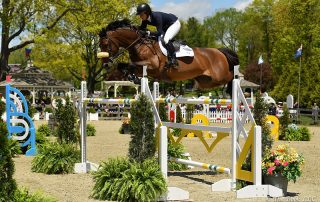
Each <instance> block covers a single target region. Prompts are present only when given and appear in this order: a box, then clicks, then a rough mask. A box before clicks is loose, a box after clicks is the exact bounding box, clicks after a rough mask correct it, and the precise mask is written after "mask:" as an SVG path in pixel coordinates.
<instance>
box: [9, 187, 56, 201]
mask: <svg viewBox="0 0 320 202" xmlns="http://www.w3.org/2000/svg"><path fill="white" fill-rule="evenodd" d="M12 201H13V202H43V201H45V202H56V201H57V200H56V199H54V198H52V197H49V196H46V195H44V194H43V193H41V192H35V193H29V191H28V190H27V189H26V188H18V189H17V190H16V191H15V193H14V197H13V200H12Z"/></svg>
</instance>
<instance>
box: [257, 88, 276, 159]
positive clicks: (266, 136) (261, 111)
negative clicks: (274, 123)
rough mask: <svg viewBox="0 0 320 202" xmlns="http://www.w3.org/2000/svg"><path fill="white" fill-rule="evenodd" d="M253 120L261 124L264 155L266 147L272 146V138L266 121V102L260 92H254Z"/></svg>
mask: <svg viewBox="0 0 320 202" xmlns="http://www.w3.org/2000/svg"><path fill="white" fill-rule="evenodd" d="M253 114H254V120H255V122H256V124H257V125H259V126H261V138H262V150H261V151H262V155H264V153H265V151H266V149H267V148H272V144H273V138H272V136H271V130H270V127H269V125H268V123H267V114H268V104H267V103H266V102H264V100H263V98H262V97H261V95H260V94H258V93H257V94H256V102H255V103H254V108H253Z"/></svg>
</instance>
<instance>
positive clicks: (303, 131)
mask: <svg viewBox="0 0 320 202" xmlns="http://www.w3.org/2000/svg"><path fill="white" fill-rule="evenodd" d="M310 138H311V133H310V131H309V130H308V128H306V127H298V128H293V127H288V128H287V130H286V131H285V135H284V140H287V141H310Z"/></svg>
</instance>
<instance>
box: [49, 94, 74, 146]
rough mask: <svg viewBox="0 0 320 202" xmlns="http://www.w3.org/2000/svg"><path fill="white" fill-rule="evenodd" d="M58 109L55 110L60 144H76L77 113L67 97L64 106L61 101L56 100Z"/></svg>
mask: <svg viewBox="0 0 320 202" xmlns="http://www.w3.org/2000/svg"><path fill="white" fill-rule="evenodd" d="M57 107H58V109H57V110H55V114H54V115H55V117H56V120H57V125H58V128H57V131H56V132H57V136H58V141H59V142H60V143H77V141H78V133H79V131H78V130H76V128H77V126H76V121H77V112H76V109H75V108H74V106H73V104H72V103H71V102H70V98H69V97H67V99H66V104H65V106H63V105H62V102H61V99H58V104H57Z"/></svg>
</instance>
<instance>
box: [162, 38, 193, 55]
mask: <svg viewBox="0 0 320 202" xmlns="http://www.w3.org/2000/svg"><path fill="white" fill-rule="evenodd" d="M159 46H160V49H161V51H162V53H163V54H164V55H165V56H167V55H168V52H167V49H166V48H165V47H163V46H162V43H161V41H159ZM193 56H194V52H193V50H192V48H190V47H189V46H187V45H180V49H179V51H178V52H176V57H177V58H179V57H193Z"/></svg>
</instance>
